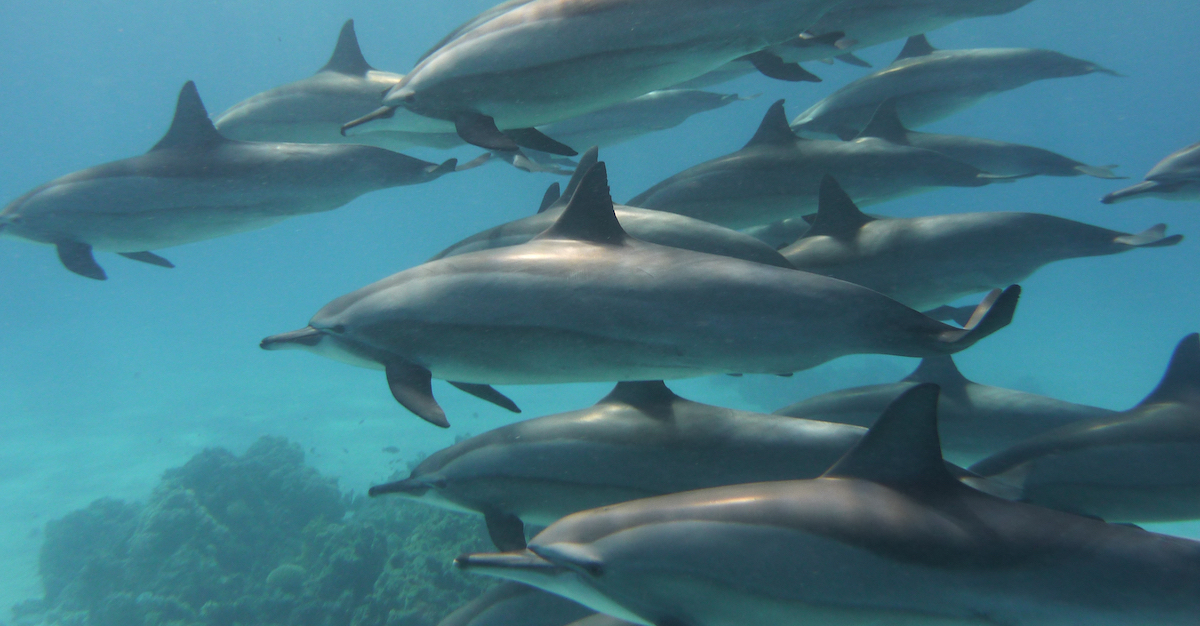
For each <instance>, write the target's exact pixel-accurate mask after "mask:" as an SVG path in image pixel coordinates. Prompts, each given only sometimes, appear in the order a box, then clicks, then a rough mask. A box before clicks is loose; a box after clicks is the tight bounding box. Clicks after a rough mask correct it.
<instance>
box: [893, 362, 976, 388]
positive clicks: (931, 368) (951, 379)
mask: <svg viewBox="0 0 1200 626" xmlns="http://www.w3.org/2000/svg"><path fill="white" fill-rule="evenodd" d="M904 380H905V381H906V382H914V383H936V384H937V385H938V386H939V387H941V388H942V393H946V392H947V391H949V388H953V387H965V386H967V384H968V383H970V382H971V381H969V380H967V377H966V376H963V375H962V372H960V371H958V366H957V365H955V364H954V358H953V357H951V356H950V355H944V356H932V357H927V358H924V359H921V364H920V365H918V366H917V369H915V370H913V373H911V374H909V375H908V376H905V377H904Z"/></svg>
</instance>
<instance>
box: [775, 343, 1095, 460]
mask: <svg viewBox="0 0 1200 626" xmlns="http://www.w3.org/2000/svg"><path fill="white" fill-rule="evenodd" d="M922 383H935V384H937V385H938V386H939V387H941V390H942V393H941V396H940V398H939V400H938V420H939V423H938V430H939V431H941V437H942V451H943V452H944V454H945V456H946V458H947V459H948V460H950V461H952V462H954V463H959V464H970V463H973V462H975V461H979V460H980V459H982V458H984V457H986V456H988V455H991V454H994V453H996V452H999V451H1001V450H1004V449H1005V448H1008V447H1009V446H1012V445H1014V444H1016V443H1019V442H1021V441H1024V440H1025V439H1028V438H1030V437H1032V436H1034V435H1038V434H1041V433H1043V432H1046V431H1049V430H1053V429H1055V428H1057V427H1059V426H1063V425H1066V424H1070V423H1074V422H1081V421H1084V420H1090V419H1097V418H1102V417H1106V416H1110V415H1113V414H1114V411H1110V410H1108V409H1102V408H1099V407H1093V406H1087V405H1083V404H1073V403H1071V402H1064V401H1062V400H1056V399H1054V398H1048V397H1046V396H1039V395H1036V394H1032V393H1025V392H1022V391H1014V390H1012V389H1003V388H1000V387H992V386H989V385H981V384H979V383H977V382H974V381H971V380H967V378H966V377H965V376H963V375H962V373H961V372H959V371H958V368H957V367H956V366H955V364H954V359H953V357H949V356H939V357H930V358H927V359H924V360H922V361H921V364H920V365H919V366H918V367H917V369H916V370H914V371H913V373H911V374H909V375H908V376H907V377H905V378H904V379H902V380H900V381H899V382H895V383H889V384H883V385H867V386H865V387H853V388H850V389H842V390H840V391H833V392H830V393H826V394H822V395H819V396H815V397H812V398H809V399H807V400H803V401H801V402H797V403H795V404H792V405H789V406H786V407H784V408H782V409H779V410H778V411H775V414H776V415H787V416H790V417H799V418H804V419H812V420H821V421H826V422H837V423H840V424H854V425H857V426H866V427H870V426H871V425H873V424H874V423H875V420H877V419H879V416H880V415H882V414H883V411H884V409H886V408H887V406H888V405H889V404H891V403H892V402H893V401H894V400H895V399H896V398H897V397H899V396H900V394H902V393H904V392H905V391H908V390H909V389H912V388H913V387H916V386H917V385H920V384H922Z"/></svg>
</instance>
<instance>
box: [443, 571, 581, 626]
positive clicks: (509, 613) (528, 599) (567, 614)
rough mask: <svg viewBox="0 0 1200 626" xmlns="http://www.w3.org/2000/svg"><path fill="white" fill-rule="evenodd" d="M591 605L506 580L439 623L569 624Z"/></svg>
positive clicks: (485, 625)
mask: <svg viewBox="0 0 1200 626" xmlns="http://www.w3.org/2000/svg"><path fill="white" fill-rule="evenodd" d="M589 615H594V613H593V612H592V611H591V609H588V608H586V607H584V606H583V605H581V604H578V603H576V602H572V601H571V600H568V599H566V598H564V597H562V596H558V595H555V594H552V593H547V592H545V591H542V590H541V589H538V588H536V587H530V586H528V585H522V584H520V583H512V582H504V583H501V584H499V585H496V586H495V587H492V588H491V589H488V590H487V591H486V592H484V593H483V595H481V596H479V597H478V598H475V599H474V600H472V601H470V602H468V603H466V604H464V605H463V606H460V607H458V608H457V609H455V610H454V611H452V612H451V613H450V614H449V615H447V616H446V617H444V618H443V619H442V621H440V622H438V624H437V626H566V625H567V624H570V623H573V622H575V621H577V620H580V619H583V618H585V617H588V616H589Z"/></svg>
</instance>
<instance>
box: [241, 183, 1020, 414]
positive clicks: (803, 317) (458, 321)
mask: <svg viewBox="0 0 1200 626" xmlns="http://www.w3.org/2000/svg"><path fill="white" fill-rule="evenodd" d="M1019 294H1020V288H1019V287H1017V286H1015V285H1014V286H1013V287H1010V288H1008V289H1007V290H1005V291H1004V292H1003V294H1001V293H1000V291H999V290H997V291H996V292H995V293H993V294H992V295H991V296H989V297H988V298H987V299H985V301H984V302H983V303H981V304H980V310H979V311H978V312H977V313H976V317H975V320H973V321H974V322H976V323H974V324H972V325H971V327H970V328H968V329H961V328H955V327H953V326H949V325H946V324H943V323H941V322H938V321H936V320H932V319H930V318H928V317H925V316H924V315H921V314H920V313H918V312H917V311H914V310H912V309H909V308H907V307H905V306H903V305H901V304H899V303H897V302H896V301H894V300H892V299H890V298H887V297H885V296H881V295H880V294H878V293H876V292H874V291H871V290H870V289H865V288H862V287H859V286H857V285H851V284H849V283H846V282H842V281H838V280H832V279H829V278H825V277H823V276H817V275H815V274H809V273H806V272H797V271H795V270H790V269H785V268H781V267H774V266H771V265H765V264H762V263H753V262H750V261H744V260H742V259H735V258H730V257H723V256H717V255H712V254H704V253H701V252H694V251H691V250H683V249H679V248H669V247H665V246H659V245H656V244H652V243H646V242H643V241H638V240H637V239H634V238H633V237H630V236H629V235H628V234H627V233H626V232H625V231H624V230H622V228H621V225H620V223H619V222H618V221H617V218H616V214H615V213H614V212H613V203H612V198H611V196H610V195H609V190H608V177H607V172H606V170H605V167H604V164H603V163H598V164H596V165H595V166H593V167H592V169H591V170H589V171H588V173H587V174H586V175H585V176H584V177H583V180H582V181H581V182H580V184H579V188H578V190H576V192H575V195H574V197H573V198H572V199H571V202H570V204H568V205H567V208H566V209H565V210H564V211H563V213H562V215H561V216H559V218H558V221H556V222H555V223H554V225H553V226H551V227H550V228H549V229H548V230H547V231H546V232H544V233H542V234H541V235H539V236H538V237H537V238H535V239H533V240H532V241H530V242H528V243H524V244H521V245H518V246H509V247H506V248H497V249H493V250H483V251H479V252H472V253H469V254H460V255H458V256H453V257H449V258H445V259H439V260H437V261H431V262H429V263H426V264H424V265H421V266H419V267H416V268H413V269H410V270H406V271H403V272H400V273H398V274H395V275H393V276H391V277H388V278H385V279H383V280H381V281H379V282H377V283H375V284H373V285H368V286H367V287H364V288H362V289H359V290H358V291H355V292H352V293H350V294H347V295H345V296H342V297H341V298H338V299H337V300H334V301H333V302H331V303H330V304H328V305H326V306H325V307H324V308H323V309H321V310H320V311H318V312H317V314H316V315H315V316H313V318H312V320H311V321H310V322H309V325H308V326H306V327H305V328H302V329H300V330H297V331H293V332H290V333H284V334H282V335H276V336H273V337H268V338H266V339H264V340H263V341H262V344H261V345H262V347H263V348H264V349H267V350H274V349H281V348H307V349H310V350H312V351H314V352H317V353H318V354H324V355H326V356H329V357H331V358H337V359H342V360H345V361H347V362H351V363H355V364H360V365H365V366H368V367H372V366H373V367H382V368H383V369H384V370H385V371H386V374H387V380H388V384H389V387H390V388H391V391H392V394H393V395H394V396H395V398H396V400H397V401H399V402H400V403H401V404H402V405H404V406H405V407H407V408H408V409H410V410H412V411H413V412H414V413H416V414H417V415H419V416H420V417H422V418H424V419H426V420H428V421H430V422H432V423H434V424H438V425H441V426H447V422H446V416H445V413H444V412H443V411H442V409H441V408H440V407H438V405H437V402H436V401H435V400H434V399H433V394H432V392H431V390H430V379H431V377H437V378H441V379H443V380H449V381H457V382H458V383H459V385H460V386H461V385H463V384H467V385H468V387H467V389H468V391H470V390H471V389H472V388H473V389H475V392H478V393H480V394H481V396H486V397H487V399H489V400H493V401H496V400H497V398H496V396H498V395H499V394H497V393H496V392H495V391H494V390H493V389H491V388H490V387H487V385H488V384H493V383H494V384H544V383H566V382H598V381H619V380H665V379H674V378H690V377H696V376H706V375H710V374H723V373H750V374H753V373H767V374H786V373H789V372H793V371H798V370H802V369H807V368H810V367H814V366H816V365H818V364H820V363H824V362H826V361H829V360H831V359H835V358H837V357H839V356H843V355H847V354H857V353H871V352H879V353H885V354H895V355H902V356H914V357H926V356H935V355H939V354H951V353H954V352H958V351H960V350H963V349H965V348H967V347H969V346H970V345H973V344H974V343H975V342H976V341H978V340H979V339H981V338H983V337H985V336H987V335H989V334H991V333H993V332H995V331H996V330H999V329H1000V328H1002V327H1004V326H1006V325H1007V324H1008V323H1009V321H1011V319H1012V315H1013V312H1014V310H1015V308H1016V304H1017V299H1018V297H1019ZM500 398H503V397H502V396H500ZM505 400H506V399H505ZM502 401H503V400H502ZM507 406H510V408H512V407H511V402H508V403H507Z"/></svg>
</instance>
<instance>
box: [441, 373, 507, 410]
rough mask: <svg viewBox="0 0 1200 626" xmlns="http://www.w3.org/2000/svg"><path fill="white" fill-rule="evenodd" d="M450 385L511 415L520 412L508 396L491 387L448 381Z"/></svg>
mask: <svg viewBox="0 0 1200 626" xmlns="http://www.w3.org/2000/svg"><path fill="white" fill-rule="evenodd" d="M450 384H451V385H454V386H455V387H456V388H458V389H459V390H461V391H465V392H467V393H469V394H471V395H473V396H475V397H476V398H479V399H480V400H486V401H488V402H491V403H492V404H494V405H496V406H498V407H500V408H502V409H507V410H509V411H512V412H513V413H520V412H521V409H520V408H519V407H518V406H517V403H516V402H513V401H512V400H510V399H509V397H508V396H506V395H504V394H502V393H500V392H499V391H496V390H495V389H493V388H492V386H491V385H476V384H474V383H456V382H454V381H450Z"/></svg>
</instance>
